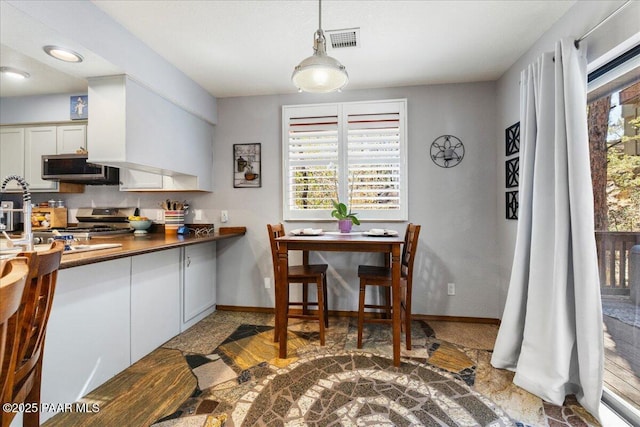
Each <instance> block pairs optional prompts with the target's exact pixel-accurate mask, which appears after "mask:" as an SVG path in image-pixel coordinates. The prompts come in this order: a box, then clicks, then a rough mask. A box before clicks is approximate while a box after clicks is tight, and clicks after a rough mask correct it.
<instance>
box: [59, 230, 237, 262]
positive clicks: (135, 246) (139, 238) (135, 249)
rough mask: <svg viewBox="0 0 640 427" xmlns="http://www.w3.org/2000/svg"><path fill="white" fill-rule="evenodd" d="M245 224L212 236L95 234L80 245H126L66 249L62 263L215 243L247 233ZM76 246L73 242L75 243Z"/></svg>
mask: <svg viewBox="0 0 640 427" xmlns="http://www.w3.org/2000/svg"><path fill="white" fill-rule="evenodd" d="M245 232H246V230H245V229H244V227H235V228H234V230H233V231H231V232H225V233H224V234H220V233H219V232H215V233H212V234H210V235H203V236H194V235H193V233H192V234H190V235H188V236H186V235H185V236H183V235H178V234H165V233H162V232H160V233H148V234H144V235H134V234H128V235H124V236H123V235H115V236H105V237H93V238H92V239H91V240H88V241H82V242H78V244H83V245H84V244H87V245H99V244H104V243H115V244H119V245H122V246H119V247H115V248H109V249H99V250H92V251H86V252H78V253H74V251H73V250H71V251H65V253H64V254H63V256H62V262H61V263H60V269H61V270H62V269H65V268H71V267H77V266H80V265H86V264H93V263H97V262H103V261H109V260H113V259H118V258H125V257H130V256H134V255H141V254H146V253H150V252H157V251H163V250H167V249H173V248H180V247H184V246H189V245H195V244H199V243H206V242H215V241H218V240H222V239H229V238H232V237H239V236H242V235H244V234H245ZM72 246H73V245H72Z"/></svg>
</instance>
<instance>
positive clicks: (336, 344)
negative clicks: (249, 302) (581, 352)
mask: <svg viewBox="0 0 640 427" xmlns="http://www.w3.org/2000/svg"><path fill="white" fill-rule="evenodd" d="M242 325H245V326H242ZM272 326H273V315H269V314H262V313H243V312H224V311H219V312H216V313H214V314H213V315H211V316H209V317H207V318H205V319H204V320H203V321H201V322H200V323H198V324H197V325H195V326H194V327H193V328H191V329H189V330H187V331H185V332H184V333H182V334H180V335H179V336H177V337H175V338H174V339H172V340H170V341H169V342H167V343H166V344H165V345H164V347H166V348H172V349H178V350H180V351H182V352H183V353H184V354H185V355H186V356H187V359H188V360H189V358H192V360H190V361H189V363H190V365H191V367H192V370H193V371H194V373H195V374H196V375H197V376H198V381H199V389H200V390H201V391H203V392H202V394H201V395H199V396H194V397H192V399H190V400H189V401H188V402H185V405H183V407H182V410H181V413H180V414H174V415H173V416H172V417H169V418H171V419H165V420H164V421H162V422H159V423H157V424H156V426H158V427H177V426H179V427H182V426H191V425H194V426H195V425H197V426H202V425H206V424H205V423H207V422H212V419H211V414H222V413H225V414H230V413H231V412H232V411H233V409H234V407H235V406H236V405H237V404H238V402H239V400H240V399H241V398H242V397H243V396H245V395H246V394H247V392H249V391H250V389H251V387H254V386H255V385H256V382H255V381H254V382H252V381H251V379H252V378H260V377H261V376H264V375H267V370H268V368H269V367H271V366H273V367H276V368H277V367H280V368H283V369H286V368H287V367H288V366H289V365H290V364H291V363H295V362H296V361H298V360H301V359H304V360H306V359H309V358H314V357H315V358H317V357H322V356H323V355H331V354H338V353H341V352H344V351H352V350H354V349H355V332H356V329H355V321H354V319H349V318H344V317H342V318H331V319H330V328H329V329H328V330H327V336H326V341H327V343H326V345H325V346H324V347H321V346H319V345H318V340H317V333H316V332H315V331H316V330H317V325H316V324H315V323H314V322H304V321H295V320H293V321H291V324H290V328H289V329H290V334H291V335H290V337H291V338H290V340H289V353H290V357H289V358H288V359H285V360H283V359H279V358H278V357H277V345H275V344H274V343H273V342H272V337H273V332H272ZM243 328H244V329H243ZM412 329H413V331H412V338H413V343H414V348H413V349H412V350H411V351H406V350H404V349H403V351H402V356H403V358H406V359H407V360H411V361H415V362H416V363H422V364H426V365H429V366H435V367H437V368H440V369H442V370H445V371H447V372H450V373H451V374H452V375H453V377H455V378H457V379H458V380H461V381H464V382H466V383H467V384H469V385H471V386H472V389H473V390H474V391H475V392H478V393H479V394H480V395H482V396H484V397H486V398H487V399H488V400H490V401H491V402H493V403H495V404H496V405H497V406H499V407H500V408H502V410H504V411H505V412H506V414H507V415H508V416H510V417H511V418H513V419H514V420H517V421H518V422H519V423H518V424H520V425H530V426H546V425H549V426H554V427H555V426H574V427H576V426H598V425H600V424H599V423H598V422H597V421H596V420H595V419H593V417H591V416H590V415H589V414H588V413H586V411H584V409H583V408H582V407H581V406H580V405H579V404H578V403H577V401H576V400H575V399H573V398H571V397H570V398H568V399H567V401H566V402H565V405H564V406H562V407H559V406H555V405H550V404H548V403H545V402H543V401H542V400H541V399H539V398H537V397H536V396H533V395H531V394H530V393H528V392H526V391H524V390H522V389H520V388H519V387H517V386H515V385H513V383H512V378H513V373H511V372H508V371H503V370H498V369H494V368H493V367H492V366H491V365H490V358H491V349H492V348H493V344H494V341H495V337H496V334H497V331H498V327H497V326H495V325H488V324H476V323H466V322H448V321H414V322H413V328H412ZM243 334H245V335H243ZM231 335H233V339H230V336H231ZM365 335H366V339H365V345H364V348H363V351H365V352H371V353H372V354H379V355H383V356H390V355H391V346H390V345H389V344H388V343H389V342H390V330H389V327H387V326H386V325H370V327H369V326H368V329H367V331H366V332H365ZM202 358H205V359H206V360H202ZM205 364H206V365H205ZM214 364H215V367H216V369H213V370H211V369H204V368H202V366H207V367H208V368H210V367H211V366H214ZM243 376H246V378H243ZM173 417H177V418H173ZM207 417H209V421H207Z"/></svg>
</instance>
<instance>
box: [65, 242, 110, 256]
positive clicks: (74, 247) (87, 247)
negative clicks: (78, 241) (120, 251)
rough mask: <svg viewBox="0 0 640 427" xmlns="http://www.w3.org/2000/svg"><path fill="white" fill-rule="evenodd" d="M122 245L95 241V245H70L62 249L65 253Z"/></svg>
mask: <svg viewBox="0 0 640 427" xmlns="http://www.w3.org/2000/svg"><path fill="white" fill-rule="evenodd" d="M120 247H122V243H96V244H95V245H71V249H69V250H66V251H64V253H65V254H73V253H77V252H88V251H98V250H100V249H113V248H120Z"/></svg>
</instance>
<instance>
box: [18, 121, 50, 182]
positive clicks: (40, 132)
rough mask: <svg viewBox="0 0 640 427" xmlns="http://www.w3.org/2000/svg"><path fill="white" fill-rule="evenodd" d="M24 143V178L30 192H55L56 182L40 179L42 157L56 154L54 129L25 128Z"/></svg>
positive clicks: (42, 127) (46, 127)
mask: <svg viewBox="0 0 640 427" xmlns="http://www.w3.org/2000/svg"><path fill="white" fill-rule="evenodd" d="M24 141H25V152H24V155H25V165H24V177H25V179H26V180H27V182H28V183H29V186H30V188H31V190H41V191H43V190H49V191H55V190H57V188H58V183H57V182H55V181H45V180H43V179H42V178H41V177H42V155H43V154H56V150H57V148H56V127H55V126H37V127H28V128H25V130H24Z"/></svg>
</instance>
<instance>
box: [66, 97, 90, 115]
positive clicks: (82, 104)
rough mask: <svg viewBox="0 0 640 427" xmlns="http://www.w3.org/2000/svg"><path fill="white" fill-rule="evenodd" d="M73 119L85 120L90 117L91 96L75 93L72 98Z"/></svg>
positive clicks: (71, 111)
mask: <svg viewBox="0 0 640 427" xmlns="http://www.w3.org/2000/svg"><path fill="white" fill-rule="evenodd" d="M70 108H71V110H70V113H71V114H70V117H71V120H83V119H87V118H88V117H89V96H88V95H75V96H72V97H71V98H70Z"/></svg>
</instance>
